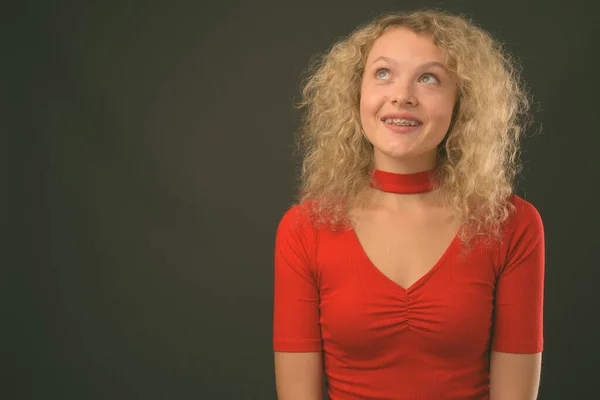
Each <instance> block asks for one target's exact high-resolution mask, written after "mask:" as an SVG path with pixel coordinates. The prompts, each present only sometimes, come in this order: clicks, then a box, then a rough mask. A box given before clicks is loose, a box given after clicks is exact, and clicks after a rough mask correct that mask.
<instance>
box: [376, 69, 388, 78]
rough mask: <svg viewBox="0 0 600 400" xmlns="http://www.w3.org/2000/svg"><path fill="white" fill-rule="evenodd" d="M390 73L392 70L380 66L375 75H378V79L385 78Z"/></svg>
mask: <svg viewBox="0 0 600 400" xmlns="http://www.w3.org/2000/svg"><path fill="white" fill-rule="evenodd" d="M389 73H390V71H388V70H387V69H385V68H380V69H378V70H377V71H376V72H375V77H377V78H378V79H385V78H386V77H387V75H388V74H389Z"/></svg>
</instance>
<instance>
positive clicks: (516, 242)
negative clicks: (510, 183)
mask: <svg viewBox="0 0 600 400" xmlns="http://www.w3.org/2000/svg"><path fill="white" fill-rule="evenodd" d="M515 206H516V207H517V212H516V214H515V215H514V218H513V222H511V224H510V226H511V228H510V229H509V231H508V232H507V237H506V238H505V244H504V247H503V250H504V251H503V252H504V254H505V257H504V262H503V265H502V266H501V269H500V273H499V276H498V279H497V282H496V296H495V312H494V315H495V316H494V332H493V341H492V350H495V351H500V352H505V353H529V354H533V353H538V352H541V351H542V350H543V297H544V268H545V266H544V263H545V255H544V251H545V249H544V228H543V224H542V219H541V217H540V215H539V213H538V211H537V210H536V209H535V208H534V207H533V206H532V205H531V204H530V203H528V202H526V201H525V200H522V199H518V198H517V200H516V201H515Z"/></svg>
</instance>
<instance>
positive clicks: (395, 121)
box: [385, 118, 421, 126]
mask: <svg viewBox="0 0 600 400" xmlns="http://www.w3.org/2000/svg"><path fill="white" fill-rule="evenodd" d="M385 123H386V124H390V125H401V126H417V125H421V123H420V122H417V121H411V120H409V119H401V118H388V119H386V120H385Z"/></svg>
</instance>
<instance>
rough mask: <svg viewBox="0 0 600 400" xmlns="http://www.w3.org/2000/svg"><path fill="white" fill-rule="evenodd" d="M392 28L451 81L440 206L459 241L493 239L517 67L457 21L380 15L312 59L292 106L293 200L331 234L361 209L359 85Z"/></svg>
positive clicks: (517, 109) (523, 102)
mask: <svg viewBox="0 0 600 400" xmlns="http://www.w3.org/2000/svg"><path fill="white" fill-rule="evenodd" d="M393 27H405V28H408V29H410V30H412V31H414V32H415V33H418V34H423V35H427V36H429V37H431V38H432V39H433V42H434V43H435V44H436V45H437V46H438V47H439V48H440V49H441V50H442V53H443V54H444V57H445V61H446V65H447V67H448V69H449V70H450V71H451V73H453V74H454V75H455V77H456V80H457V85H458V98H457V102H456V106H455V109H454V113H453V117H452V121H451V124H450V128H449V131H448V133H447V135H446V137H445V138H444V140H443V141H442V143H441V144H440V145H439V147H438V160H437V163H436V167H435V171H434V174H435V181H436V182H437V184H436V189H437V191H436V192H437V193H438V195H439V199H440V201H441V203H442V204H444V205H445V206H448V207H451V209H452V210H453V211H454V215H455V217H456V218H457V220H458V221H459V223H460V225H461V227H462V228H463V229H462V230H461V238H462V239H463V241H468V239H469V237H471V236H473V235H481V234H483V235H485V234H491V235H492V236H494V237H496V238H499V237H500V229H501V225H502V223H503V222H504V221H505V220H506V219H507V218H508V216H509V215H510V212H511V210H512V208H513V207H512V204H511V203H510V195H511V194H512V193H513V184H514V178H515V177H516V175H517V174H518V173H519V172H520V169H521V165H520V160H519V137H520V136H521V134H522V133H523V132H524V131H525V129H526V128H527V126H526V125H527V123H528V122H530V115H529V114H528V111H529V105H530V99H529V96H528V94H527V91H526V90H525V87H524V85H523V84H522V83H521V80H520V77H519V72H520V71H519V67H518V65H517V63H516V62H515V61H514V59H513V58H512V57H511V56H510V55H509V54H508V53H507V52H506V51H504V49H503V47H502V45H501V44H500V43H499V42H497V41H496V40H494V39H493V38H492V36H491V35H490V34H489V33H487V32H486V31H484V30H483V29H481V28H479V27H477V26H476V25H475V24H474V23H473V22H471V21H470V20H469V19H467V18H466V17H463V16H459V15H452V14H449V13H447V12H444V11H439V10H418V11H412V12H406V13H393V14H387V15H380V16H378V17H376V18H375V19H374V20H372V21H371V22H369V23H367V24H365V25H363V26H360V27H358V28H357V29H356V30H355V31H353V32H352V33H351V34H350V35H349V36H347V37H346V38H344V39H342V40H340V41H338V42H336V43H335V44H334V45H333V46H332V47H331V49H330V50H329V51H328V52H326V53H325V54H323V55H321V56H319V57H317V58H316V59H314V60H313V62H312V64H311V66H310V67H309V69H308V71H307V74H308V75H307V77H306V78H305V81H304V82H303V87H302V92H301V93H302V99H301V101H300V102H299V104H298V108H300V109H305V112H304V115H303V119H302V125H301V129H300V131H299V134H298V137H297V144H298V146H299V149H300V151H301V154H302V156H303V162H302V170H301V174H300V192H299V199H298V200H299V202H300V203H301V204H304V205H306V204H310V207H308V209H309V212H310V215H311V216H312V219H313V221H315V222H317V223H326V224H328V225H329V227H330V228H331V229H336V227H338V226H340V225H341V224H342V225H344V224H347V223H348V222H349V221H350V219H349V217H348V216H349V210H350V209H352V208H354V207H363V206H365V205H366V204H367V202H368V199H367V196H365V195H364V194H365V193H366V189H367V188H368V187H369V180H370V171H371V170H372V168H373V147H372V145H371V143H370V142H369V141H368V140H367V139H366V138H365V136H364V135H363V131H362V126H361V122H360V116H359V102H360V86H361V80H362V75H363V69H364V65H365V62H366V59H367V56H368V53H369V51H370V49H371V47H372V45H373V43H374V41H375V40H376V39H377V38H378V37H379V36H381V35H382V34H383V33H384V32H385V31H386V30H387V29H389V28H393ZM466 227H469V228H471V229H468V230H467V229H466Z"/></svg>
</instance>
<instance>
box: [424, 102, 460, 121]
mask: <svg viewBox="0 0 600 400" xmlns="http://www.w3.org/2000/svg"><path fill="white" fill-rule="evenodd" d="M454 104H455V102H454V99H439V101H437V102H436V104H435V106H434V107H432V108H431V113H430V114H429V115H430V117H431V118H432V119H435V120H436V121H438V122H439V123H443V124H449V123H450V121H451V120H452V112H453V111H454Z"/></svg>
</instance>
